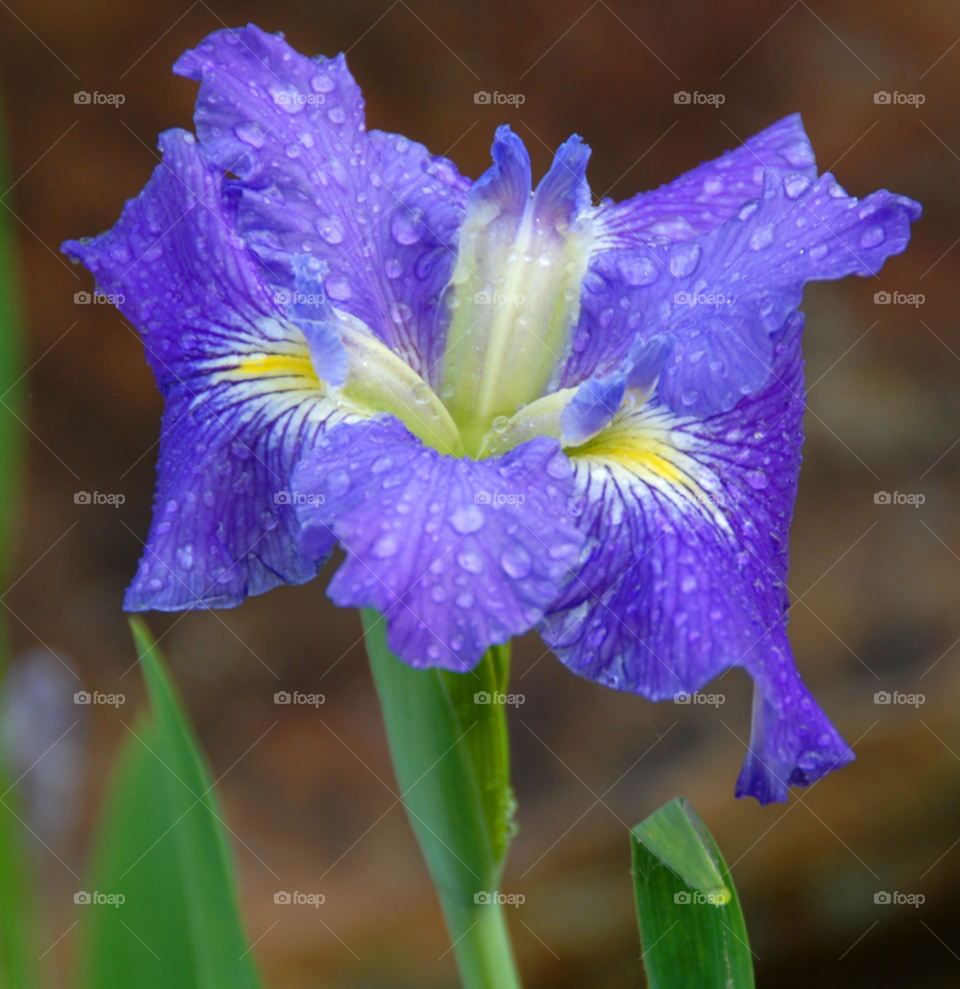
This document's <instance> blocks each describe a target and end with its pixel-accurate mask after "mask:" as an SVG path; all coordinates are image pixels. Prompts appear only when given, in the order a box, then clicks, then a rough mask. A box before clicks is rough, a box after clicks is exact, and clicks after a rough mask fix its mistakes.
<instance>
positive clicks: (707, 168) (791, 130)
mask: <svg viewBox="0 0 960 989" xmlns="http://www.w3.org/2000/svg"><path fill="white" fill-rule="evenodd" d="M764 168H772V169H773V170H774V171H775V172H776V173H777V175H778V176H780V177H781V178H784V179H785V178H787V177H788V176H791V177H794V176H795V178H792V179H791V180H792V181H793V182H794V183H798V182H801V181H802V180H803V179H806V180H808V181H809V182H812V181H813V180H814V179H816V177H817V165H816V159H815V158H814V154H813V148H812V147H811V146H810V140H809V138H808V137H807V135H806V133H805V132H804V129H803V123H802V122H801V120H800V114H799V113H794V114H791V115H790V116H789V117H784V118H783V120H780V121H778V122H777V123H775V124H774V125H773V126H772V127H768V128H767V129H766V130H763V131H760V133H759V134H755V135H754V136H753V137H751V138H748V139H747V142H746V143H745V144H742V145H741V146H740V147H739V148H737V149H736V150H735V151H727V152H725V153H724V154H723V155H721V156H720V157H719V158H715V159H714V160H713V161H708V162H704V163H703V164H702V165H698V166H697V167H696V168H694V169H693V170H692V171H690V172H686V173H685V174H684V175H681V176H680V178H678V179H674V180H673V182H670V183H668V184H667V185H662V186H660V188H659V189H654V190H653V191H652V192H641V193H639V194H638V195H636V196H634V197H633V198H632V199H627V200H625V201H624V202H622V203H616V204H613V205H611V206H609V207H608V208H607V209H605V210H604V211H603V212H602V213H601V214H600V216H599V217H598V218H597V227H598V232H599V234H600V236H601V238H602V240H603V242H604V246H605V247H606V248H608V249H616V248H618V247H636V246H638V245H639V244H644V243H659V244H662V243H665V242H671V243H677V242H679V241H683V240H690V239H692V238H694V237H697V236H699V235H700V234H703V233H706V232H707V231H708V230H713V229H714V227H717V226H719V225H720V224H721V223H723V221H724V220H729V219H730V218H731V217H732V216H734V215H736V213H737V212H738V210H739V209H740V207H741V206H743V205H744V203H747V202H749V201H750V200H751V199H756V198H757V196H759V195H760V193H761V192H762V191H763V170H764Z"/></svg>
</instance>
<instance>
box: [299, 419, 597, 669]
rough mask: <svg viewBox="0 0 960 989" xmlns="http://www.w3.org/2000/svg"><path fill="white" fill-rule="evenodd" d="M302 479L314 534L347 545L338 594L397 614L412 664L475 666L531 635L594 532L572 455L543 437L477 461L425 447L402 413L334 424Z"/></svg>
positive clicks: (307, 533)
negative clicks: (579, 518) (578, 505)
mask: <svg viewBox="0 0 960 989" xmlns="http://www.w3.org/2000/svg"><path fill="white" fill-rule="evenodd" d="M294 484H295V485H296V487H297V490H298V491H299V492H300V494H301V496H303V495H306V500H305V502H303V503H302V504H301V505H300V506H298V514H299V517H300V522H301V525H302V527H303V528H302V537H301V538H302V545H303V546H304V548H305V550H309V549H310V548H311V547H312V545H313V540H314V537H315V535H317V534H319V536H320V538H321V548H322V545H323V539H324V537H325V533H326V532H327V531H328V530H327V527H328V526H329V527H330V528H332V529H333V531H334V533H335V534H336V536H337V539H339V541H340V544H341V545H342V547H343V548H344V549H345V550H346V553H347V559H346V562H345V563H344V564H343V565H342V566H341V568H340V569H339V570H338V571H337V573H336V575H335V576H334V578H333V580H332V581H331V583H330V587H329V590H328V593H329V595H330V597H331V598H332V599H333V600H334V601H335V602H336V603H337V604H338V605H340V606H341V607H373V608H377V609H378V610H380V611H381V612H383V613H384V614H385V615H386V619H387V630H388V631H387V641H388V642H389V644H390V648H391V649H393V650H394V651H395V652H396V653H397V655H399V656H400V657H401V658H402V659H404V660H405V661H406V662H408V663H410V664H411V665H412V666H418V667H423V666H441V667H444V668H446V669H450V670H458V671H465V670H469V669H472V668H473V667H474V666H475V665H476V664H477V662H478V661H479V660H480V658H481V657H482V655H483V653H484V652H485V651H486V649H487V648H488V647H489V646H490V645H493V644H495V643H502V642H506V641H507V640H508V639H509V638H510V637H511V636H514V635H522V634H523V633H524V632H526V631H528V630H529V629H530V628H532V627H533V626H534V625H535V624H536V623H537V622H538V621H539V620H540V619H541V618H542V617H543V614H544V611H545V610H546V608H547V607H548V606H549V605H550V603H551V602H552V601H553V600H554V599H555V598H556V596H557V594H558V593H559V591H560V588H561V586H562V585H563V583H564V582H565V581H566V580H568V579H570V571H571V568H573V567H575V566H576V564H577V562H578V558H579V551H580V547H581V546H582V544H583V536H582V535H581V534H580V532H579V531H578V530H577V528H576V525H575V522H574V519H573V518H572V516H571V515H570V511H569V507H568V498H569V496H570V494H571V491H572V487H573V474H572V470H571V468H570V464H569V461H568V460H567V458H566V457H565V456H564V455H563V454H562V453H561V452H560V450H559V447H558V444H557V443H556V441H553V440H548V439H544V438H541V439H538V440H534V441H533V442H531V443H526V444H524V445H523V446H522V447H520V448H518V449H517V450H514V451H511V452H510V453H508V454H507V455H506V456H505V457H502V458H497V459H496V460H483V461H479V462H472V461H470V460H469V459H466V458H464V459H462V460H460V459H456V458H453V457H444V456H442V455H441V454H439V453H438V452H437V451H436V450H433V449H430V448H429V447H424V446H423V445H422V444H421V443H420V442H419V441H418V440H416V439H415V438H414V437H413V436H411V434H410V433H409V432H407V430H406V429H405V428H404V427H403V426H402V425H401V424H400V423H399V422H398V421H397V420H396V419H393V418H391V417H385V418H382V419H378V420H374V421H371V422H366V423H357V424H355V425H352V426H343V427H340V428H338V429H336V430H332V431H331V432H330V433H329V434H327V435H326V436H325V437H323V438H322V439H321V440H320V441H319V442H318V443H317V445H316V446H315V447H314V449H313V450H311V452H310V454H309V455H308V456H307V457H305V458H304V460H303V461H302V462H301V464H300V466H299V467H298V469H297V471H296V474H295V476H294Z"/></svg>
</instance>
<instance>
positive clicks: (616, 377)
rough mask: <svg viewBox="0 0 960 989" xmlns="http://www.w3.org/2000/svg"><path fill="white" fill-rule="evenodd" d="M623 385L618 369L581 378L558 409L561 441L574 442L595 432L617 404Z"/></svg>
mask: <svg viewBox="0 0 960 989" xmlns="http://www.w3.org/2000/svg"><path fill="white" fill-rule="evenodd" d="M626 389H627V382H626V377H625V376H624V374H623V372H622V371H611V372H610V374H608V375H605V376H604V377H602V378H590V380H589V381H584V383H583V384H582V385H581V386H580V387H579V388H578V389H577V392H576V394H575V395H574V396H573V398H572V399H571V400H570V401H569V402H568V403H567V405H566V406H565V407H564V409H563V412H561V413H560V426H561V428H562V429H563V441H564V443H565V444H566V445H568V446H577V445H579V444H580V443H584V442H586V441H587V440H588V439H590V437H591V436H593V435H594V434H595V433H599V432H600V430H601V429H603V428H604V427H605V426H606V425H608V424H609V422H610V420H611V419H612V418H613V417H614V415H615V414H616V412H617V410H618V409H619V408H620V403H621V402H622V401H623V396H624V393H625V392H626Z"/></svg>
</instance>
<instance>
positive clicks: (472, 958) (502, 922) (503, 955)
mask: <svg viewBox="0 0 960 989" xmlns="http://www.w3.org/2000/svg"><path fill="white" fill-rule="evenodd" d="M440 900H441V903H442V904H443V915H444V917H445V918H446V921H447V930H448V931H449V932H450V937H451V938H452V939H453V940H454V942H455V943H454V947H453V951H454V954H455V955H456V956H457V965H458V966H459V967H460V977H461V979H462V980H463V986H464V989H520V975H519V973H518V971H517V963H516V962H515V961H514V958H513V948H512V946H511V944H510V934H509V932H508V931H507V921H506V918H505V917H504V915H503V907H502V906H501V905H500V904H499V903H490V904H486V905H483V906H477V905H474V904H471V905H470V906H467V907H463V906H459V905H457V904H452V903H445V902H444V897H442V896H441V897H440Z"/></svg>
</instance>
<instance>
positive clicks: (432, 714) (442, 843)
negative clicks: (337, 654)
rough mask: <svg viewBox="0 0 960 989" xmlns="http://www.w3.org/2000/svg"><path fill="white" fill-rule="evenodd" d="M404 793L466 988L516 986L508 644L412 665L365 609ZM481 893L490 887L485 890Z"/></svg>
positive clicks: (367, 637)
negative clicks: (453, 665)
mask: <svg viewBox="0 0 960 989" xmlns="http://www.w3.org/2000/svg"><path fill="white" fill-rule="evenodd" d="M361 615H362V618H363V626H364V633H365V640H366V646H367V655H368V656H369V657H370V668H371V670H372V672H373V679H374V683H375V684H376V688H377V695H378V697H379V698H380V706H381V709H382V710H383V720H384V724H385V725H386V730H387V741H388V742H389V745H390V754H391V756H392V758H393V767H394V771H395V773H396V777H397V782H398V784H399V786H400V795H401V797H402V798H403V803H404V807H405V808H406V811H407V816H408V818H409V820H410V824H411V826H412V827H413V830H414V833H415V834H416V836H417V840H418V842H419V843H420V849H421V851H422V852H423V857H424V858H425V859H426V862H427V868H428V869H429V871H430V876H431V878H432V879H433V883H434V885H435V886H436V889H437V893H438V895H439V897H440V904H441V906H442V907H443V913H444V917H445V919H446V922H447V929H448V930H449V932H450V938H451V940H452V941H453V950H454V953H455V955H456V958H457V964H458V965H459V967H460V975H461V978H462V980H463V985H464V987H465V989H519V987H520V978H519V975H518V972H517V967H516V962H515V961H514V958H513V952H512V949H511V947H510V937H509V934H508V932H507V925H506V921H505V920H504V915H503V911H502V908H501V907H500V905H499V904H498V903H496V902H494V903H489V902H486V901H488V900H489V898H490V894H493V893H495V892H497V887H498V884H499V881H500V876H501V874H502V872H503V864H504V860H505V859H506V853H507V848H508V847H509V844H510V839H511V837H512V836H513V833H514V824H513V811H514V807H515V801H514V797H513V789H512V788H511V786H510V753H509V742H508V736H507V722H506V714H505V712H504V706H503V705H502V704H496V703H490V698H491V696H492V695H493V694H495V693H501V694H502V693H504V692H505V688H506V685H507V680H508V678H509V672H510V647H509V646H495V647H493V648H492V649H490V650H489V651H488V652H487V653H486V655H485V656H484V657H483V659H482V660H481V661H480V665H479V666H477V668H476V669H475V670H474V671H473V672H471V673H462V674H460V673H447V672H445V671H442V670H436V669H430V670H415V669H413V668H412V667H410V666H408V665H407V664H406V663H404V662H402V661H401V660H399V659H397V657H396V656H394V655H393V653H392V652H390V650H389V648H388V647H387V643H386V636H385V627H384V622H383V618H382V617H381V616H380V615H379V614H378V613H377V612H376V611H371V610H368V609H365V610H363V611H362V612H361ZM484 894H485V895H484Z"/></svg>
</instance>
